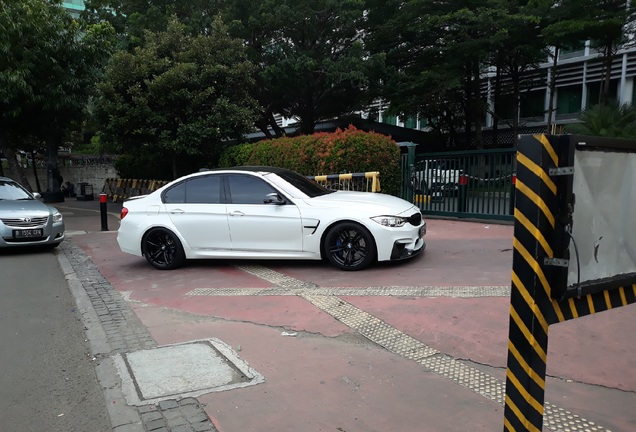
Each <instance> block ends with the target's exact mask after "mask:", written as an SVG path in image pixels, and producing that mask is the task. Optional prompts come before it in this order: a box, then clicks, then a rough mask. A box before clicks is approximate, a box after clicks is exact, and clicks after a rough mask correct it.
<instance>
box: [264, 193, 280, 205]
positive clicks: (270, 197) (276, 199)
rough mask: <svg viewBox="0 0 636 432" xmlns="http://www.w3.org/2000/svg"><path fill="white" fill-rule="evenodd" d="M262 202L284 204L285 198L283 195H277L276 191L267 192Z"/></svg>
mask: <svg viewBox="0 0 636 432" xmlns="http://www.w3.org/2000/svg"><path fill="white" fill-rule="evenodd" d="M263 203H264V204H275V205H283V204H285V200H284V199H283V197H281V196H280V195H278V194H277V193H276V192H272V193H269V194H267V195H265V199H264V200H263Z"/></svg>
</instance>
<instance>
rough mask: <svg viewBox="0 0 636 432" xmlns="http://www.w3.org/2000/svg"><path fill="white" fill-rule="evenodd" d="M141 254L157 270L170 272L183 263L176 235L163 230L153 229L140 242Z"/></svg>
mask: <svg viewBox="0 0 636 432" xmlns="http://www.w3.org/2000/svg"><path fill="white" fill-rule="evenodd" d="M141 247H142V252H143V254H144V256H145V257H146V259H147V260H148V262H149V263H150V264H152V265H153V266H154V267H155V268H158V269H159V270H172V269H175V268H177V267H179V266H181V265H183V263H184V262H185V253H184V252H183V247H182V246H181V242H180V241H179V239H178V238H177V236H176V235H174V233H173V232H172V231H170V230H167V229H165V228H153V229H152V230H150V231H149V232H148V233H147V234H146V235H145V236H144V238H143V240H142V244H141Z"/></svg>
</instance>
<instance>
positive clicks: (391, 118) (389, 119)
mask: <svg viewBox="0 0 636 432" xmlns="http://www.w3.org/2000/svg"><path fill="white" fill-rule="evenodd" d="M382 123H386V124H390V125H393V126H395V125H396V124H397V116H395V115H391V114H389V113H387V112H386V111H384V112H383V113H382Z"/></svg>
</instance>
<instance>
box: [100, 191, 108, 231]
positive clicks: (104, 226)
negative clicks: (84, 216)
mask: <svg viewBox="0 0 636 432" xmlns="http://www.w3.org/2000/svg"><path fill="white" fill-rule="evenodd" d="M99 211H100V213H101V215H102V231H108V213H106V194H105V193H104V192H102V193H100V194H99Z"/></svg>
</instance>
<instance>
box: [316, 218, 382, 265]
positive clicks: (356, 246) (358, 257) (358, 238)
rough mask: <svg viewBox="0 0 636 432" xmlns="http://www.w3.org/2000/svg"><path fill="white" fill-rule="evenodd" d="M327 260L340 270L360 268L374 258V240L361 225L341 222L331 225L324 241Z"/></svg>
mask: <svg viewBox="0 0 636 432" xmlns="http://www.w3.org/2000/svg"><path fill="white" fill-rule="evenodd" d="M323 247H324V252H325V255H326V257H327V259H328V260H329V262H330V263H331V264H333V265H335V266H336V267H338V268H339V269H341V270H362V269H363V268H365V267H368V266H369V264H371V262H373V260H374V259H375V255H376V248H375V241H374V240H373V236H372V235H371V233H370V232H369V231H368V230H367V229H366V228H364V227H363V226H361V225H358V224H356V223H352V222H341V223H338V224H336V225H334V226H332V227H331V228H330V229H329V231H328V232H327V235H326V236H325V241H324V246H323Z"/></svg>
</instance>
